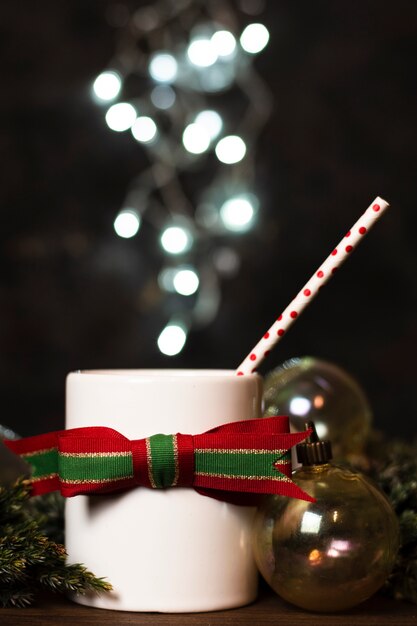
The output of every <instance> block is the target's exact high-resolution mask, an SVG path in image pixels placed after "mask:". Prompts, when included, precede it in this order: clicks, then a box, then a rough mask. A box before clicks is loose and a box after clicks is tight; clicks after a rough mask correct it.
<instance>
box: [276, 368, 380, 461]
mask: <svg viewBox="0 0 417 626" xmlns="http://www.w3.org/2000/svg"><path fill="white" fill-rule="evenodd" d="M264 406H265V408H264V415H265V416H271V415H288V416H289V418H290V423H291V430H293V431H297V432H299V431H302V430H304V424H305V422H307V421H309V420H312V421H314V423H315V425H316V429H317V434H318V436H319V437H320V439H330V440H331V442H332V447H333V456H334V458H335V459H341V458H344V457H347V456H349V455H350V454H360V453H361V452H362V449H363V446H364V444H365V442H366V439H367V435H368V432H369V428H370V424H371V420H372V412H371V408H370V406H369V402H368V400H367V398H366V396H365V394H364V392H363V390H362V389H361V387H360V386H359V385H358V383H357V382H356V381H355V380H354V379H353V378H352V377H351V376H350V375H349V374H348V373H347V372H345V371H344V370H343V369H341V368H340V367H338V366H337V365H334V364H333V363H330V362H328V361H323V360H321V359H316V358H314V357H301V358H294V359H290V360H289V361H286V362H285V363H283V364H282V365H281V366H279V367H278V368H276V369H274V370H273V371H272V372H270V373H269V374H268V375H267V376H266V378H265V384H264Z"/></svg>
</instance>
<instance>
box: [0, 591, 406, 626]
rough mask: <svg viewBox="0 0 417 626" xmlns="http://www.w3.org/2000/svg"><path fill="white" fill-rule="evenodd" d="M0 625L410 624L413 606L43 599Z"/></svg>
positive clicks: (270, 599)
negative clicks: (152, 609) (195, 607)
mask: <svg viewBox="0 0 417 626" xmlns="http://www.w3.org/2000/svg"><path fill="white" fill-rule="evenodd" d="M0 624H1V626H110V624H111V625H112V626H116V625H117V626H119V625H120V626H124V625H125V624H131V625H137V626H140V625H143V624H146V625H149V626H197V625H198V626H217V625H222V626H248V625H249V626H272V625H273V626H299V625H300V626H307V625H308V626H352V624H355V625H356V624H357V625H358V626H361V625H364V626H365V625H366V626H411V625H412V624H413V625H417V607H416V606H414V605H413V604H408V603H405V602H397V601H394V600H391V599H389V598H385V597H383V596H379V595H377V596H374V597H373V598H371V599H370V600H368V601H367V602H364V603H363V604H362V605H360V606H359V607H356V608H355V609H352V610H350V611H346V612H344V613H339V614H336V613H333V614H316V613H307V612H305V611H302V610H300V609H297V608H295V607H292V606H290V605H288V604H286V603H285V602H283V601H282V600H280V598H278V597H277V596H275V595H273V594H271V593H270V592H266V593H264V594H263V595H261V597H260V599H259V600H258V601H257V602H255V603H254V604H251V605H250V606H246V607H243V608H239V609H233V610H229V611H218V612H215V613H188V614H182V613H181V614H165V613H128V612H120V611H106V610H102V609H93V608H88V607H84V606H81V605H78V604H73V603H72V602H70V601H69V600H66V599H62V598H54V597H46V598H44V599H43V600H42V601H41V602H40V603H39V604H38V605H37V606H36V607H32V608H28V609H0Z"/></svg>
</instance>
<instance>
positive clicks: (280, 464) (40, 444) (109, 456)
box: [4, 416, 312, 505]
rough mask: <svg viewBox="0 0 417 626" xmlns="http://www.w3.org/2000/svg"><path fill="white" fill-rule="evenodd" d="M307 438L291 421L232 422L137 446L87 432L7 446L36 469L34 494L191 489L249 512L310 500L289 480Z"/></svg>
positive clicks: (96, 430)
mask: <svg viewBox="0 0 417 626" xmlns="http://www.w3.org/2000/svg"><path fill="white" fill-rule="evenodd" d="M308 435H309V431H305V432H302V433H289V424H288V418H287V417H282V416H279V417H270V418H262V419H253V420H245V421H240V422H231V423H229V424H223V425H221V426H218V427H216V428H213V429H211V430H209V431H207V432H205V433H203V434H200V435H183V434H181V433H177V434H175V435H162V434H158V435H152V436H151V437H146V438H145V439H137V440H133V441H131V440H129V439H127V438H126V437H124V436H123V435H122V434H121V433H119V432H117V431H116V430H113V429H112V428H106V427H87V428H73V429H69V430H61V431H56V432H51V433H46V434H44V435H37V436H35V437H28V438H26V439H18V440H16V441H11V440H5V441H4V443H5V444H6V446H7V447H8V448H9V449H10V450H12V451H13V452H15V453H16V454H19V455H20V456H21V457H22V458H23V459H24V460H25V461H27V462H28V463H29V464H30V465H31V466H32V477H31V484H32V495H40V494H43V493H48V492H50V491H56V490H60V491H61V494H62V495H63V496H66V497H71V496H76V495H79V494H104V493H108V492H114V491H120V490H123V489H128V488H133V487H137V486H142V487H149V488H156V489H164V488H168V487H193V488H194V489H195V490H196V491H198V492H199V493H201V494H203V495H206V496H210V497H213V498H217V499H220V500H224V501H227V502H232V503H235V504H245V505H251V504H255V503H256V501H257V498H258V497H259V495H261V494H279V495H284V496H290V497H293V498H300V499H303V500H309V501H311V500H312V498H311V497H310V496H309V495H308V494H306V493H305V492H304V491H302V490H301V489H300V488H299V487H298V486H297V485H296V484H295V483H294V482H293V481H292V480H291V478H290V477H291V454H290V449H291V447H292V446H294V445H295V444H297V443H299V442H300V441H302V440H303V439H305V438H306V437H307V436H308Z"/></svg>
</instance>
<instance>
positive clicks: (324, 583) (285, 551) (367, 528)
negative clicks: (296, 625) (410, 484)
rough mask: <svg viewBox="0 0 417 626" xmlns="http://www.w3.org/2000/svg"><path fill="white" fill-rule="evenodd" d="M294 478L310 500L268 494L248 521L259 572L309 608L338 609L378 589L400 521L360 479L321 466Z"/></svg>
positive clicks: (282, 593) (298, 472)
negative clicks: (314, 499)
mask: <svg viewBox="0 0 417 626" xmlns="http://www.w3.org/2000/svg"><path fill="white" fill-rule="evenodd" d="M293 479H294V481H295V482H296V483H297V484H298V485H299V486H300V487H301V488H302V489H303V490H305V491H306V492H307V493H309V494H310V495H311V496H313V497H315V498H316V502H306V501H303V500H297V499H293V498H284V497H282V496H267V497H265V499H264V501H263V504H262V505H261V507H260V508H259V510H258V512H257V515H256V518H255V524H254V535H253V542H254V554H255V559H256V562H257V565H258V567H259V570H260V571H261V573H262V575H263V577H264V578H265V579H266V581H267V582H268V583H269V584H270V585H271V587H272V588H273V589H274V590H275V591H276V592H277V593H278V594H279V595H280V596H281V597H282V598H284V600H287V601H288V602H291V603H292V604H295V605H297V606H299V607H302V608H304V609H308V610H311V611H321V612H331V611H340V610H344V609H347V608H349V607H352V606H355V605H356V604H359V603H360V602H362V601H363V600H366V599H367V598H369V597H370V596H371V595H372V594H373V593H374V592H375V591H377V589H379V588H380V587H381V586H382V585H383V583H384V581H385V580H386V578H387V576H388V574H389V573H390V571H391V569H392V566H393V564H394V561H395V557H396V554H397V550H398V542H399V530H398V521H397V518H396V516H395V513H394V511H393V509H392V508H391V505H390V503H389V502H388V500H387V499H386V497H385V496H384V494H383V493H382V492H381V491H380V490H379V489H378V488H377V487H376V486H375V485H373V483H371V482H370V481H369V480H368V479H367V478H365V477H364V476H363V475H362V474H359V473H354V472H351V471H349V470H347V469H344V468H342V467H338V466H334V465H330V464H325V465H319V466H310V467H301V468H299V469H298V470H296V471H295V472H294V474H293Z"/></svg>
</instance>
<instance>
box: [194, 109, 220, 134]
mask: <svg viewBox="0 0 417 626" xmlns="http://www.w3.org/2000/svg"><path fill="white" fill-rule="evenodd" d="M195 123H196V124H197V125H198V126H202V127H203V128H204V129H205V130H206V131H207V132H208V134H209V135H210V139H215V138H216V137H217V135H218V134H219V133H220V131H221V129H222V128H223V120H222V118H221V117H220V115H219V114H218V113H216V111H209V110H207V111H201V113H199V114H198V115H197V117H196V118H195Z"/></svg>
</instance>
